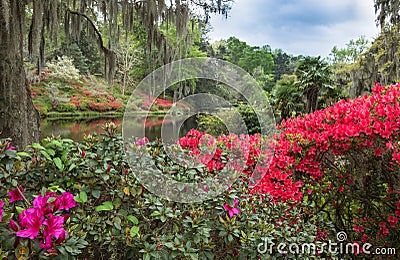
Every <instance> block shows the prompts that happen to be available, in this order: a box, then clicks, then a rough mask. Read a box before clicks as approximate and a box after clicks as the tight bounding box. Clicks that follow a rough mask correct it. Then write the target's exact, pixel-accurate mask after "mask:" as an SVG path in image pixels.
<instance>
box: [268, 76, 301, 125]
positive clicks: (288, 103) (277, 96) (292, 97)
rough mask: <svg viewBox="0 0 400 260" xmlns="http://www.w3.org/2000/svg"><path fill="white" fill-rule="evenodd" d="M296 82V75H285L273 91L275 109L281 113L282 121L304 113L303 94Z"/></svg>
mask: <svg viewBox="0 0 400 260" xmlns="http://www.w3.org/2000/svg"><path fill="white" fill-rule="evenodd" d="M296 80H297V79H296V76H295V75H287V74H283V75H282V76H281V79H280V80H278V82H276V85H275V87H274V88H273V89H272V92H271V95H272V102H273V104H274V108H275V109H276V110H279V111H280V113H281V119H282V120H285V119H287V118H289V117H290V116H291V115H293V114H298V113H301V112H302V111H303V107H304V105H303V102H302V100H301V97H302V93H301V92H300V90H299V88H298V87H297V85H296V84H295V82H296Z"/></svg>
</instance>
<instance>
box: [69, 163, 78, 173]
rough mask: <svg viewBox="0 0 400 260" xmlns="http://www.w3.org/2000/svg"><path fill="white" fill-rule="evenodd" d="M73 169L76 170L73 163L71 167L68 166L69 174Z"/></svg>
mask: <svg viewBox="0 0 400 260" xmlns="http://www.w3.org/2000/svg"><path fill="white" fill-rule="evenodd" d="M75 168H76V164H75V163H73V164H71V165H70V166H69V168H68V171H69V172H70V171H72V170H73V169H75Z"/></svg>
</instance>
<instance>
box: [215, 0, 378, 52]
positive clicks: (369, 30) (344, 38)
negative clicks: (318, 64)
mask: <svg viewBox="0 0 400 260" xmlns="http://www.w3.org/2000/svg"><path fill="white" fill-rule="evenodd" d="M211 25H212V26H213V27H214V30H213V31H212V32H211V33H210V35H209V36H210V39H211V41H215V40H220V39H227V38H229V37H230V36H235V37H237V38H239V39H240V40H242V41H245V42H247V43H248V44H250V45H257V46H262V45H266V44H268V45H270V46H271V47H272V48H273V49H276V48H280V49H283V50H284V51H285V52H287V53H292V54H296V55H297V54H303V55H313V56H317V55H321V56H327V55H328V54H329V52H330V50H331V49H332V48H333V46H335V45H336V46H338V47H343V46H344V45H345V44H346V43H347V42H348V41H350V40H351V39H356V38H358V37H359V36H361V35H364V36H366V37H367V38H372V37H375V36H377V32H378V29H377V28H376V26H375V14H374V7H373V1H372V0H370V1H366V0H325V1H321V0H237V1H236V3H235V4H234V6H233V8H232V11H231V13H230V15H229V18H228V19H227V20H226V19H223V18H221V17H219V16H214V17H212V20H211Z"/></svg>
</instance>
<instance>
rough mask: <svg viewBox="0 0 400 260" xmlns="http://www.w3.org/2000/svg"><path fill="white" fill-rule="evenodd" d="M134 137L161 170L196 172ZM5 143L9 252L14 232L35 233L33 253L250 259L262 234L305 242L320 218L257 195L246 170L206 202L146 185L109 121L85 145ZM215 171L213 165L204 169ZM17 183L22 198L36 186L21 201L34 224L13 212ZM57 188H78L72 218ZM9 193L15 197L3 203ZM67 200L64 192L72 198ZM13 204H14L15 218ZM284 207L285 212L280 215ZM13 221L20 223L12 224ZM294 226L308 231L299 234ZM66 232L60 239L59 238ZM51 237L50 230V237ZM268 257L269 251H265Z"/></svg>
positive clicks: (1, 163) (0, 168)
mask: <svg viewBox="0 0 400 260" xmlns="http://www.w3.org/2000/svg"><path fill="white" fill-rule="evenodd" d="M192 135H202V133H200V132H197V131H194V130H193V131H191V133H190V135H188V136H187V137H188V138H189V137H190V136H191V137H193V136H192ZM230 138H233V137H230ZM227 140H228V139H227ZM235 140H236V139H235ZM235 140H233V139H232V142H234V141H235ZM182 142H183V141H182ZM243 143H244V142H243ZM137 145H138V146H144V147H146V148H149V149H150V151H151V153H152V154H153V155H154V156H156V157H157V158H159V161H161V160H164V161H165V165H163V168H162V169H163V172H164V173H165V174H172V173H173V172H175V173H176V174H175V175H176V177H177V176H178V175H180V176H182V177H183V176H192V175H193V174H194V172H196V171H194V172H193V170H189V169H184V167H183V166H182V165H180V164H174V163H172V162H171V161H170V160H168V159H167V158H165V156H166V154H165V152H164V151H163V149H162V144H161V143H160V142H148V140H146V139H144V138H143V139H140V140H138V141H137ZM221 145H222V143H221ZM7 147H12V146H11V145H10V142H9V140H2V142H1V144H0V172H1V173H2V174H3V175H0V178H1V183H2V184H1V185H2V189H1V190H0V201H6V203H5V205H4V207H1V208H2V209H3V208H4V212H6V213H4V212H2V215H3V219H2V222H1V223H2V224H1V226H2V228H4V229H7V230H8V231H7V233H5V234H8V235H7V238H8V239H9V240H10V242H9V246H7V247H6V246H5V245H3V243H6V240H1V241H2V242H0V243H1V244H2V248H3V249H4V250H5V252H6V254H8V255H9V256H12V255H18V254H19V253H18V252H20V251H21V250H20V249H21V248H22V247H17V248H15V247H13V241H15V239H17V238H19V242H20V243H26V242H25V241H32V242H31V244H33V246H31V247H28V246H27V244H24V245H25V246H24V249H25V250H26V249H27V248H29V250H30V251H29V254H30V255H34V254H40V255H41V257H46V256H47V257H50V256H53V257H55V256H57V257H58V258H63V257H67V256H73V255H77V256H78V257H79V258H80V259H83V258H88V259H109V258H117V259H126V258H130V259H132V258H133V259H142V258H143V259H153V258H167V259H169V258H171V257H174V258H178V259H197V258H200V259H213V258H216V259H224V258H234V257H242V258H245V257H247V258H255V257H257V255H258V252H257V246H258V245H259V244H260V243H261V242H263V241H264V239H265V238H267V237H273V238H274V239H277V240H286V239H287V238H289V237H290V241H297V242H300V241H311V240H312V239H313V238H314V235H315V234H317V226H316V225H315V223H316V222H317V220H318V219H317V218H318V217H319V216H315V217H311V218H310V219H311V220H310V221H308V222H306V221H305V219H299V218H298V216H299V215H301V214H303V213H302V212H303V208H302V207H293V206H292V207H288V206H287V205H285V204H284V203H272V201H271V200H270V199H269V198H268V197H267V196H265V195H263V194H250V193H248V183H249V181H248V179H249V177H248V176H247V175H246V174H243V175H242V176H241V178H242V179H241V181H238V182H236V183H235V184H234V185H232V187H231V188H230V189H229V190H226V191H225V192H224V193H223V194H221V195H220V196H218V197H216V198H213V199H211V200H209V201H206V202H204V203H195V204H181V203H176V202H171V201H168V200H166V199H162V198H159V197H157V196H155V195H153V194H151V193H149V192H147V191H146V190H145V189H144V188H143V187H142V186H141V185H140V183H138V182H137V181H136V179H135V176H134V175H133V173H132V172H131V170H130V168H129V166H128V163H127V162H126V160H125V157H124V156H123V154H124V151H123V146H122V139H121V137H120V136H119V135H118V134H117V130H116V126H114V125H113V124H109V125H107V127H106V129H105V135H104V136H103V137H102V139H100V138H99V137H98V136H97V135H89V136H87V137H86V138H85V140H84V141H82V142H81V143H75V142H72V141H71V140H68V139H61V140H59V139H45V140H44V141H43V144H33V145H32V146H30V147H27V148H26V149H25V151H23V152H16V151H14V150H12V151H13V152H7V151H8V150H6V148H7ZM221 147H222V146H221ZM228 147H229V144H228ZM221 150H222V149H221ZM187 151H189V150H187ZM157 153H158V156H157ZM224 153H225V152H221V158H224V157H226V155H225V154H224ZM217 157H218V158H220V157H219V155H217ZM217 157H216V158H217ZM214 170H215V169H214ZM214 170H211V168H210V171H214ZM198 171H200V172H199V173H198V174H199V175H206V174H207V173H208V171H209V168H208V167H206V166H204V167H200V168H199V169H198ZM4 173H6V174H4ZM187 178H188V177H187ZM15 184H18V185H16V186H15ZM19 185H21V187H22V188H23V190H24V196H25V197H27V198H28V197H30V198H31V197H32V196H31V195H30V194H40V195H38V196H37V197H36V198H34V199H33V200H35V202H34V203H33V207H26V208H24V210H26V211H25V212H26V213H28V212H29V213H30V211H35V212H43V214H42V213H40V214H37V216H38V217H37V218H36V219H34V222H33V223H36V225H34V227H35V229H33V228H29V227H28V226H26V225H24V224H21V223H24V222H23V221H22V220H20V217H19V216H20V215H21V214H22V215H24V214H25V213H22V211H21V212H19V213H18V212H15V210H16V205H17V204H16V203H24V200H23V201H21V200H19V199H20V198H19V197H18V194H19V193H17V192H16V191H15V189H16V187H18V186H19ZM42 189H43V191H42ZM48 190H50V192H49V191H48ZM21 191H22V189H21ZM56 191H61V192H68V194H74V200H75V201H76V202H77V205H76V206H75V207H73V208H72V209H68V213H69V214H70V215H69V217H68V218H66V217H65V218H63V219H61V218H60V217H62V216H63V214H65V213H66V212H65V211H66V210H67V209H66V208H64V209H61V208H62V207H58V206H57V205H58V202H57V201H58V200H59V197H60V196H61V197H64V196H65V195H64V193H61V195H56V194H54V192H56ZM9 192H12V194H13V197H14V198H15V199H17V201H14V202H11V203H10V202H9V201H7V200H8V199H7V198H10V197H9V195H8V193H9ZM70 199H71V196H70V195H68V201H70V202H71V200H70ZM28 201H29V200H28ZM46 202H47V203H46ZM18 207H22V204H21V205H20V206H18ZM35 207H36V208H37V209H35ZM29 208H34V210H32V209H30V210H28V209H29ZM11 212H14V215H13V216H12V217H10V215H11V214H10V213H11ZM283 212H287V214H286V215H283ZM289 213H290V214H289ZM11 219H12V220H13V221H11ZM14 222H15V224H16V225H17V226H16V227H15V226H14V225H13V224H11V223H14ZM276 223H280V224H279V225H277V224H276ZM39 224H40V228H39V232H38V233H37V235H36V236H35V233H36V231H37V230H38V229H37V227H38V226H39ZM10 225H11V226H13V228H14V229H12V228H11V227H10ZM289 226H290V227H291V228H290V229H288V227H289ZM49 227H50V228H49ZM25 229H26V230H28V229H29V230H32V232H30V233H27V234H25V235H29V236H31V237H33V239H31V238H29V237H28V238H22V237H17V236H16V232H19V231H21V230H25ZM62 229H64V230H65V233H64V232H63V231H62ZM15 230H17V231H15ZM46 230H48V231H46ZM299 230H302V231H303V232H304V233H302V234H299V233H298V231H299ZM33 231H34V232H33ZM64 234H65V241H63V240H62V238H63V236H64ZM46 238H47V241H46ZM49 238H52V239H51V243H50V239H49ZM12 239H14V240H13V241H11V240H12ZM3 241H4V242H3ZM86 241H87V242H86ZM40 245H42V247H40ZM50 245H51V248H49V249H51V250H52V251H50V252H49V251H47V250H48V249H47V247H50ZM45 247H46V248H45ZM34 250H36V251H34ZM25 252H26V251H25ZM34 252H35V253H34ZM267 257H269V256H268V255H267V254H266V255H263V256H262V258H267ZM277 257H278V258H279V255H278V256H277ZM280 258H282V259H283V258H284V256H280Z"/></svg>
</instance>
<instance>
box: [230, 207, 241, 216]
mask: <svg viewBox="0 0 400 260" xmlns="http://www.w3.org/2000/svg"><path fill="white" fill-rule="evenodd" d="M232 212H233V214H237V215H239V214H240V210H239V209H238V208H233V209H232Z"/></svg>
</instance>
